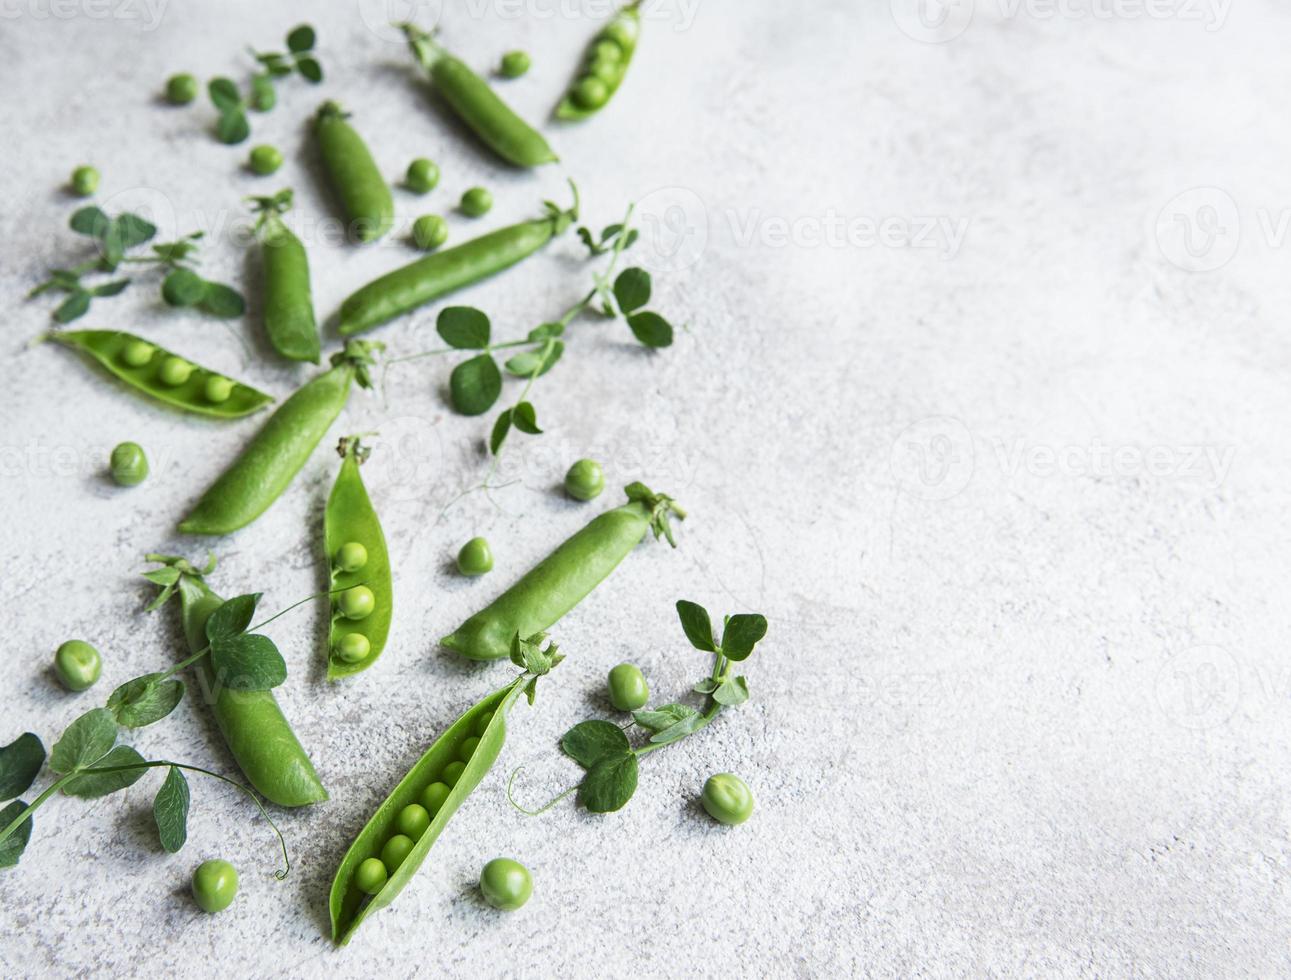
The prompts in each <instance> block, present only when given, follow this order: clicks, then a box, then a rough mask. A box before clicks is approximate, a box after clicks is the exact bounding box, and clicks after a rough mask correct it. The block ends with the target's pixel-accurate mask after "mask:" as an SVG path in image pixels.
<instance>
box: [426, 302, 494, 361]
mask: <svg viewBox="0 0 1291 980" xmlns="http://www.w3.org/2000/svg"><path fill="white" fill-rule="evenodd" d="M435 329H436V330H437V331H439V335H440V336H441V337H443V338H444V343H446V344H448V346H449V347H456V348H457V349H458V350H484V348H486V347H488V346H489V318H488V317H487V316H485V315H484V313H482V312H481V311H480V310H477V309H475V308H474V307H472V306H449V307H445V308H444V309H443V310H440V313H439V316H438V317H437V318H436V320H435Z"/></svg>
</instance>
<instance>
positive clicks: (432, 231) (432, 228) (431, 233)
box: [412, 214, 448, 252]
mask: <svg viewBox="0 0 1291 980" xmlns="http://www.w3.org/2000/svg"><path fill="white" fill-rule="evenodd" d="M446 241H448V222H447V221H445V220H444V219H443V218H441V217H440V216H439V215H437V214H423V215H422V216H421V217H420V218H418V219H417V220H416V221H414V222H413V223H412V243H413V244H414V245H416V246H417V247H418V248H419V249H421V250H422V251H423V252H429V251H431V250H432V249H436V248H439V246H441V245H443V244H444V242H446Z"/></svg>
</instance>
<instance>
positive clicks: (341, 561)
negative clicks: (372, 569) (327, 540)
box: [336, 541, 368, 572]
mask: <svg viewBox="0 0 1291 980" xmlns="http://www.w3.org/2000/svg"><path fill="white" fill-rule="evenodd" d="M367 563H368V549H367V548H365V547H363V545H361V544H359V542H357V541H346V542H345V544H343V545H341V547H340V549H339V550H338V551H337V552H336V567H337V568H339V569H340V570H341V571H343V572H357V571H358V570H359V569H360V568H362V567H363V566H364V565H366V564H367Z"/></svg>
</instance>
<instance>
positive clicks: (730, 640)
mask: <svg viewBox="0 0 1291 980" xmlns="http://www.w3.org/2000/svg"><path fill="white" fill-rule="evenodd" d="M766 635H767V618H766V617H765V616H763V615H762V614H761V613H737V614H736V615H734V616H732V617H730V618H729V619H728V620H727V621H726V628H725V630H723V631H722V654H723V655H724V656H725V657H726V659H727V660H736V661H739V660H747V659H748V656H749V654H751V653H752V652H753V648H754V646H756V645H757V642H758V641H759V640H760V639H762V637H764V636H766Z"/></svg>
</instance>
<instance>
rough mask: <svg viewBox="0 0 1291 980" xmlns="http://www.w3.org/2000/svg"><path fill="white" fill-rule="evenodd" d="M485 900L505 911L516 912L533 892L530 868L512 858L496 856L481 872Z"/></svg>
mask: <svg viewBox="0 0 1291 980" xmlns="http://www.w3.org/2000/svg"><path fill="white" fill-rule="evenodd" d="M480 893H481V894H482V895H483V896H484V901H486V902H488V903H489V904H490V905H492V906H493V907H494V908H495V909H499V910H500V911H503V912H514V911H515V910H516V909H518V908H520V906H522V905H524V903H525V902H527V901H529V896H530V895H532V894H533V876H532V875H530V874H529V869H528V868H526V867H525V866H524V865H523V864H521V863H520V862H519V861H513V860H512V859H511V858H494V859H493V860H492V861H490V862H489V863H488V864H486V865H485V866H484V870H483V871H481V872H480Z"/></svg>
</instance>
